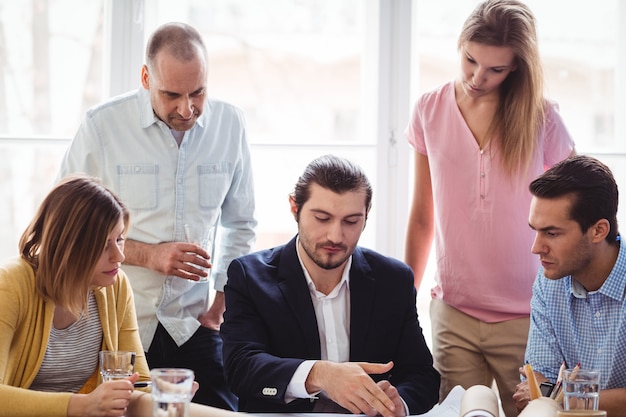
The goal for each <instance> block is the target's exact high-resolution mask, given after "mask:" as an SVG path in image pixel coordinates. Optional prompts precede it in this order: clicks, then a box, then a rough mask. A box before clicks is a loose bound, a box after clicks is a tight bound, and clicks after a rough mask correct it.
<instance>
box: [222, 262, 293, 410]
mask: <svg viewBox="0 0 626 417" xmlns="http://www.w3.org/2000/svg"><path fill="white" fill-rule="evenodd" d="M255 269H256V271H255V278H254V279H252V277H250V276H248V274H247V271H246V267H245V266H244V261H242V258H239V259H235V260H234V261H233V262H232V263H231V264H230V266H229V268H228V282H227V284H226V286H225V287H224V295H225V298H226V311H225V313H224V323H223V324H222V327H221V329H220V334H221V336H222V340H223V341H224V346H223V354H224V369H225V372H226V379H227V383H228V385H229V387H230V389H231V391H232V392H233V393H234V394H235V395H237V396H238V397H240V402H244V403H245V402H246V401H251V402H255V401H256V400H262V401H263V402H264V403H266V404H268V405H269V404H276V405H277V406H284V405H285V391H286V389H287V385H288V384H289V382H290V380H291V378H292V376H293V374H294V373H295V371H296V369H297V368H298V366H299V365H300V364H301V363H302V362H303V359H300V358H295V357H291V358H290V357H278V356H275V355H273V354H270V353H269V352H275V351H276V350H275V347H276V346H277V345H281V344H285V345H286V344H289V343H290V340H289V337H288V333H289V331H288V329H283V330H286V331H285V333H284V334H283V336H282V338H281V336H276V334H277V332H273V331H272V330H271V326H273V325H276V326H278V327H280V324H279V323H276V322H275V321H274V320H272V319H271V318H270V319H268V314H273V313H275V312H276V309H275V308H269V307H270V304H268V303H266V302H265V300H267V301H268V302H269V301H270V300H274V301H275V300H276V298H277V297H275V296H273V295H272V294H271V288H269V287H268V285H259V282H263V281H264V280H263V277H259V276H258V275H259V274H260V275H263V274H264V272H263V271H261V270H259V268H255ZM268 310H271V311H268Z"/></svg>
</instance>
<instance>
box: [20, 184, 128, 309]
mask: <svg viewBox="0 0 626 417" xmlns="http://www.w3.org/2000/svg"><path fill="white" fill-rule="evenodd" d="M129 218H130V216H129V212H128V210H127V209H126V208H125V206H124V205H123V204H122V203H121V201H120V200H119V199H118V198H117V197H116V196H115V195H114V194H113V193H112V192H111V191H109V190H108V189H107V188H105V187H104V186H103V185H102V184H100V183H99V182H98V181H97V180H96V179H94V178H89V177H68V178H66V179H65V180H63V181H62V182H60V183H59V184H58V185H57V186H56V187H55V188H53V189H52V191H51V192H50V193H49V194H48V195H47V196H46V198H45V199H44V201H43V202H42V203H41V205H40V206H39V209H38V211H37V214H36V215H35V217H34V218H33V220H32V221H31V223H30V224H29V226H28V227H27V228H26V230H25V231H24V233H23V234H22V237H21V239H20V242H19V250H20V255H21V256H22V258H24V260H26V262H28V263H29V264H30V265H31V266H32V267H33V270H34V271H35V277H36V278H35V288H36V291H37V292H38V293H39V294H40V295H41V296H42V297H44V298H46V299H49V300H52V301H53V302H54V303H55V304H56V305H58V306H62V307H65V308H67V309H68V310H69V311H70V312H72V313H73V314H75V315H76V316H79V315H80V313H81V312H83V311H85V310H86V306H87V296H88V293H89V289H90V287H91V277H92V276H93V274H94V271H95V267H96V263H97V262H98V260H99V259H100V256H101V255H102V253H103V251H104V248H105V245H106V241H107V238H108V236H109V234H110V233H111V231H112V230H113V228H114V227H115V226H116V225H117V224H118V222H119V221H120V220H123V221H124V226H125V232H124V233H126V231H127V230H128V227H129Z"/></svg>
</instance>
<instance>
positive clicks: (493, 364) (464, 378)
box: [430, 299, 530, 417]
mask: <svg viewBox="0 0 626 417" xmlns="http://www.w3.org/2000/svg"><path fill="white" fill-rule="evenodd" d="M430 320H431V322H432V337H433V357H434V361H435V368H436V369H437V370H438V371H439V373H440V374H441V387H440V390H439V398H440V401H442V400H443V399H444V398H445V397H446V396H447V395H448V393H449V392H450V391H451V390H452V388H454V386H455V385H461V386H462V387H463V388H465V389H467V388H469V387H471V386H472V385H486V386H488V387H491V386H492V385H493V381H494V380H495V382H496V384H497V387H498V392H499V394H500V400H501V402H502V409H503V410H504V412H505V414H506V417H514V416H517V414H518V413H517V409H516V408H515V404H514V402H513V398H512V396H513V393H514V392H515V387H516V385H517V384H519V382H520V374H519V367H520V366H523V364H524V351H525V350H526V342H527V339H528V327H529V324H530V319H529V318H528V317H525V318H521V319H514V320H507V321H503V322H498V323H486V322H483V321H480V320H478V319H475V318H473V317H471V316H468V315H467V314H465V313H462V312H461V311H459V310H457V309H455V308H453V307H450V306H449V305H447V304H446V303H444V302H443V301H441V300H436V299H433V300H432V301H431V303H430ZM501 417H502V416H501Z"/></svg>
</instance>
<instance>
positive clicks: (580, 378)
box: [562, 369, 600, 410]
mask: <svg viewBox="0 0 626 417" xmlns="http://www.w3.org/2000/svg"><path fill="white" fill-rule="evenodd" d="M562 384H563V394H564V397H563V408H564V409H565V410H597V409H598V403H599V402H600V372H599V371H593V370H587V369H567V370H565V371H564V372H563V382H562Z"/></svg>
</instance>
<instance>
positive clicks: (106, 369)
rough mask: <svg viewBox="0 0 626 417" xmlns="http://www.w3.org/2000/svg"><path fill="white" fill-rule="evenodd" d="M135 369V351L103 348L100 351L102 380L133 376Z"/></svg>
mask: <svg viewBox="0 0 626 417" xmlns="http://www.w3.org/2000/svg"><path fill="white" fill-rule="evenodd" d="M134 369H135V352H128V351H121V350H103V351H101V352H100V375H102V381H103V382H106V381H113V380H116V379H124V378H128V377H129V376H132V374H133V372H134Z"/></svg>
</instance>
